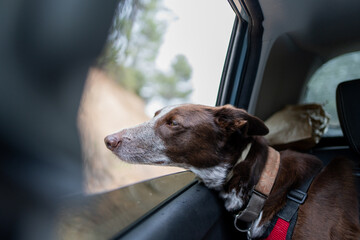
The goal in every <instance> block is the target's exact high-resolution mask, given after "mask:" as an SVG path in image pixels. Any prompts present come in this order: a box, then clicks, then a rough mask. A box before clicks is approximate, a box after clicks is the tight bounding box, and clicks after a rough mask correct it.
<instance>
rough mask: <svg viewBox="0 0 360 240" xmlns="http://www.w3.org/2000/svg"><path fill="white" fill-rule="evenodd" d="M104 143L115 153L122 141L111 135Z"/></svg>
mask: <svg viewBox="0 0 360 240" xmlns="http://www.w3.org/2000/svg"><path fill="white" fill-rule="evenodd" d="M104 142H105V145H106V147H107V148H108V149H110V150H111V151H113V150H114V149H115V148H116V147H117V146H118V145H119V143H120V142H121V140H120V139H118V138H117V137H115V136H112V135H110V136H107V137H106V138H105V139H104Z"/></svg>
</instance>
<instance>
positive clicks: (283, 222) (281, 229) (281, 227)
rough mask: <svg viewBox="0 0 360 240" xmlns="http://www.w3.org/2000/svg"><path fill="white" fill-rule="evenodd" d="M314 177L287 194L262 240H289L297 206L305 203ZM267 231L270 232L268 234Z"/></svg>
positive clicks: (295, 218) (294, 223) (292, 230)
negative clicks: (282, 205) (265, 236)
mask: <svg viewBox="0 0 360 240" xmlns="http://www.w3.org/2000/svg"><path fill="white" fill-rule="evenodd" d="M316 175H317V174H314V175H313V176H312V177H310V178H309V179H308V180H307V181H306V182H305V183H303V184H302V185H301V186H300V187H298V188H297V189H293V190H291V191H290V192H289V193H288V195H287V201H286V204H285V206H284V207H283V208H282V209H281V210H280V212H278V214H277V215H276V216H275V217H274V218H273V220H272V222H271V224H270V228H269V229H268V231H267V234H268V237H267V238H265V239H264V240H290V239H291V238H292V234H293V232H294V228H295V225H296V221H297V212H298V210H299V206H300V205H301V204H303V203H304V202H305V200H306V198H307V191H308V190H309V188H310V185H311V183H312V181H313V180H314V178H315V176H316ZM271 226H273V228H271ZM269 231H271V232H270V234H269Z"/></svg>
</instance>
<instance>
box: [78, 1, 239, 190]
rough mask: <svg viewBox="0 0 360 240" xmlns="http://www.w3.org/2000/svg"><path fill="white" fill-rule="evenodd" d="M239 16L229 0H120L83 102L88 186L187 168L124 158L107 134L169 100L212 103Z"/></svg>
mask: <svg viewBox="0 0 360 240" xmlns="http://www.w3.org/2000/svg"><path fill="white" fill-rule="evenodd" d="M234 19H235V14H234V12H233V11H232V9H231V8H230V6H229V4H228V3H227V1H206V0H196V1H193V0H183V1H177V0H133V1H129V0H127V1H121V2H120V3H119V6H118V8H117V11H116V13H115V17H114V19H113V25H112V27H111V29H110V32H109V35H108V39H107V43H106V45H105V48H104V50H103V52H102V54H101V56H100V57H99V58H98V59H97V61H96V64H95V66H93V67H92V69H90V71H89V74H88V77H87V81H86V85H85V89H84V93H83V97H82V101H81V106H80V109H79V116H78V127H79V130H80V136H81V145H82V150H83V159H84V163H85V164H84V169H85V190H86V192H87V193H97V192H103V191H107V190H111V189H114V188H118V187H121V186H124V185H128V184H131V183H134V182H138V181H142V180H146V179H149V178H153V177H157V176H161V175H165V174H169V173H173V172H178V171H183V169H179V168H174V167H159V166H141V165H130V164H127V163H125V162H122V161H120V160H119V159H118V158H117V157H115V156H114V155H113V154H112V153H111V152H110V151H109V150H108V149H107V148H106V147H105V145H104V141H103V139H104V137H105V136H107V135H108V134H111V133H114V132H117V131H119V130H121V129H123V128H128V127H131V126H134V125H136V124H139V123H141V122H144V121H146V120H148V119H150V118H151V117H152V116H153V114H154V113H155V111H157V110H158V109H160V108H162V107H164V106H166V105H172V104H179V103H186V102H192V103H198V104H206V105H214V104H215V101H216V97H217V90H218V87H219V83H220V78H221V74H222V68H223V65H224V61H225V55H226V52H227V46H228V42H229V39H230V34H231V30H232V25H233V21H234Z"/></svg>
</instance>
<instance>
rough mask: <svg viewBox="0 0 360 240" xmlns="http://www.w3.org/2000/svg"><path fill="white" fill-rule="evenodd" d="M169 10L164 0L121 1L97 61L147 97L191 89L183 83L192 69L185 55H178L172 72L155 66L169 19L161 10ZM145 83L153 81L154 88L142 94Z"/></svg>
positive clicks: (168, 96)
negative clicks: (163, 16)
mask: <svg viewBox="0 0 360 240" xmlns="http://www.w3.org/2000/svg"><path fill="white" fill-rule="evenodd" d="M166 11H168V10H166V9H165V8H164V6H163V1H162V0H124V1H121V2H120V3H119V6H118V9H117V14H116V17H115V18H114V22H113V26H112V28H111V29H110V34H109V38H108V41H107V44H106V46H105V49H104V52H103V54H102V55H101V56H100V58H99V59H98V63H97V65H98V67H100V68H101V69H103V70H105V71H106V72H107V73H108V74H110V75H111V77H112V78H114V79H115V80H116V81H117V82H118V83H120V84H121V85H122V86H123V87H125V88H126V89H128V90H130V91H133V92H135V93H136V94H138V95H140V96H141V97H143V98H144V99H146V100H149V99H150V98H152V97H154V96H160V97H162V98H164V99H166V100H168V99H171V98H186V97H187V96H188V95H189V93H190V92H191V90H189V87H188V86H189V84H187V87H183V85H184V84H183V83H184V82H186V81H188V80H189V79H190V77H191V72H192V69H191V66H190V65H189V63H188V61H187V59H186V57H185V56H183V55H178V56H176V58H175V60H174V61H173V63H172V66H171V72H170V73H164V72H162V71H159V70H156V67H155V60H156V57H157V55H158V52H159V48H160V46H161V44H162V40H163V35H164V33H165V31H166V28H167V22H166V20H165V19H164V18H160V17H159V13H160V12H166ZM180 82H183V83H180ZM146 83H148V84H147V86H148V87H149V86H150V84H153V85H152V87H153V90H151V91H148V93H147V94H142V93H143V92H144V91H142V89H143V87H144V86H145V84H146ZM162 85H163V86H162ZM185 85H186V84H185ZM154 90H155V91H154ZM149 93H150V94H149Z"/></svg>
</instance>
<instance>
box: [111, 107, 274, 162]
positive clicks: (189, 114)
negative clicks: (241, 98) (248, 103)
mask: <svg viewBox="0 0 360 240" xmlns="http://www.w3.org/2000/svg"><path fill="white" fill-rule="evenodd" d="M267 133H268V128H267V127H266V126H265V125H264V123H263V122H262V121H261V120H259V119H258V118H256V117H254V116H251V115H249V114H248V113H247V112H246V111H245V110H242V109H238V108H235V107H233V106H230V105H226V106H222V107H208V106H202V105H193V104H185V105H178V106H170V107H165V108H163V109H161V110H159V111H157V112H156V113H155V116H154V117H153V118H152V119H151V120H150V121H148V122H145V123H143V124H140V125H138V126H135V127H133V128H129V129H124V130H122V131H120V132H117V133H114V134H111V135H109V136H107V137H106V138H105V144H106V146H107V148H109V149H110V150H111V151H112V152H113V153H114V154H116V155H117V156H118V157H119V158H120V159H122V160H124V161H126V162H129V163H140V164H153V165H155V164H158V165H170V166H180V167H184V168H190V167H196V168H209V167H214V166H217V165H218V164H220V163H223V162H227V161H232V160H233V159H232V158H234V157H236V152H240V153H241V151H242V150H243V148H245V146H243V145H244V144H245V143H246V141H247V139H249V138H251V137H252V136H255V135H266V134H267Z"/></svg>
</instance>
